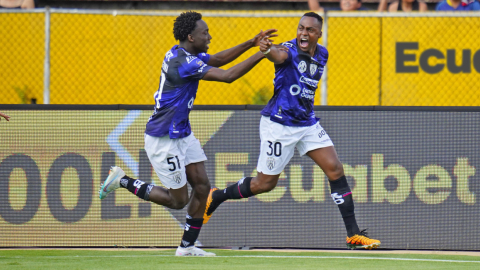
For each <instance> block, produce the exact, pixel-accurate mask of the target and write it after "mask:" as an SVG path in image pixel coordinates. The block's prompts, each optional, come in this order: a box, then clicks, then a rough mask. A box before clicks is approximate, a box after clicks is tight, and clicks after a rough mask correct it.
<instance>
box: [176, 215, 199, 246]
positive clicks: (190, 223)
mask: <svg viewBox="0 0 480 270" xmlns="http://www.w3.org/2000/svg"><path fill="white" fill-rule="evenodd" d="M202 225H203V218H191V217H190V216H187V221H186V222H185V227H184V231H183V237H182V242H181V243H180V246H181V247H183V248H185V247H191V246H193V245H194V244H195V241H197V238H198V235H199V234H200V230H201V229H202Z"/></svg>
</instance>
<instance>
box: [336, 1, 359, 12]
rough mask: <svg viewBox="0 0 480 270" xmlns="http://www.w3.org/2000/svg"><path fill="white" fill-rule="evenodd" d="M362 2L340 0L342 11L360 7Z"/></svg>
mask: <svg viewBox="0 0 480 270" xmlns="http://www.w3.org/2000/svg"><path fill="white" fill-rule="evenodd" d="M361 5H362V4H361V3H360V2H358V0H340V8H341V9H342V11H354V10H357V9H359V8H360V6H361Z"/></svg>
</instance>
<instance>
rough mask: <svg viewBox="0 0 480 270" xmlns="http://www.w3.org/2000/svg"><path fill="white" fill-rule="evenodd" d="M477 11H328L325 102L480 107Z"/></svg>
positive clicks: (479, 23) (332, 103)
mask: <svg viewBox="0 0 480 270" xmlns="http://www.w3.org/2000/svg"><path fill="white" fill-rule="evenodd" d="M478 36H480V16H478V15H477V14H473V15H471V14H456V15H455V14H444V13H435V14H434V13H431V14H430V13H425V14H413V13H412V14H394V15H391V14H390V15H388V14H373V13H371V14H370V13H355V14H340V13H331V14H329V17H328V46H327V48H328V49H329V51H330V60H329V65H328V105H383V106H480V95H479V94H478V93H479V91H478V90H479V85H480V40H479V39H478Z"/></svg>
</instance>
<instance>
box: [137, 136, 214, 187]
mask: <svg viewBox="0 0 480 270" xmlns="http://www.w3.org/2000/svg"><path fill="white" fill-rule="evenodd" d="M145 151H146V152H147V155H148V159H149V160H150V163H151V164H152V166H153V169H154V170H155V172H156V173H157V176H158V178H160V181H161V182H162V184H163V185H164V186H165V187H166V188H168V189H170V188H171V189H179V188H181V187H183V186H185V185H186V184H187V175H186V174H185V166H187V165H189V164H191V163H197V162H202V161H205V160H207V156H206V155H205V152H203V149H202V146H201V145H200V141H198V140H197V138H195V136H193V132H192V134H190V135H189V136H188V137H185V138H180V139H170V137H169V136H168V135H167V136H164V137H152V136H150V135H147V134H145Z"/></svg>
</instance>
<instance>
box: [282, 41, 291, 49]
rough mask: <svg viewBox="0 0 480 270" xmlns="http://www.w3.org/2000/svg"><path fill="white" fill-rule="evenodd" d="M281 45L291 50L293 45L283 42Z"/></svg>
mask: <svg viewBox="0 0 480 270" xmlns="http://www.w3.org/2000/svg"><path fill="white" fill-rule="evenodd" d="M282 45H283V46H287V47H292V48H293V43H290V42H284V43H282Z"/></svg>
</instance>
